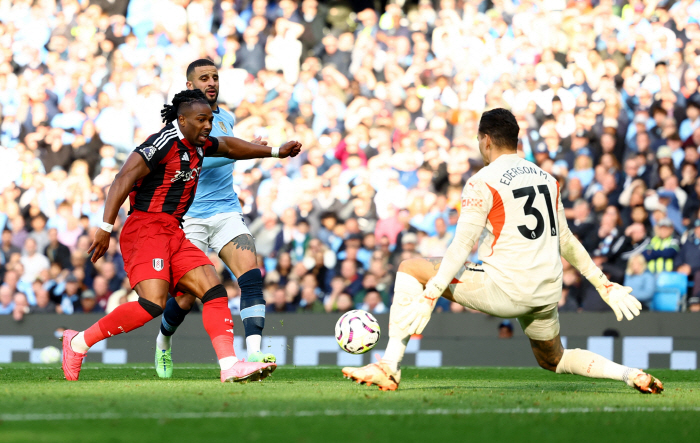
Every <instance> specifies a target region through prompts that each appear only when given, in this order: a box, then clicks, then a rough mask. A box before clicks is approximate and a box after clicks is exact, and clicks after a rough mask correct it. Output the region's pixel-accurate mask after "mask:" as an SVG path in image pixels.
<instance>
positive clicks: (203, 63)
mask: <svg viewBox="0 0 700 443" xmlns="http://www.w3.org/2000/svg"><path fill="white" fill-rule="evenodd" d="M202 66H213V67H215V68H216V65H215V64H214V62H213V61H211V60H209V59H207V58H200V59H199V60H195V61H193V62H192V63H190V64H189V66H187V74H186V75H187V80H189V79H190V75H192V74H193V73H194V70H195V69H197V68H201V67H202Z"/></svg>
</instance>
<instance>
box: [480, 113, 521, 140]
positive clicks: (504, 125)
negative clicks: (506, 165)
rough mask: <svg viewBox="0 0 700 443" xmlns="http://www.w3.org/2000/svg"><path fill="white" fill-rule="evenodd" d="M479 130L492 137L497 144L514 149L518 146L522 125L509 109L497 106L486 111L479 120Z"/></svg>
mask: <svg viewBox="0 0 700 443" xmlns="http://www.w3.org/2000/svg"><path fill="white" fill-rule="evenodd" d="M479 132H480V133H482V134H484V135H488V136H489V137H491V139H492V140H493V143H494V144H495V145H496V146H502V147H507V148H510V149H513V150H515V149H517V148H518V133H519V132H520V126H518V122H517V121H516V120H515V116H514V115H513V113H512V112H510V111H508V110H507V109H503V108H495V109H492V110H490V111H486V112H484V113H483V114H482V115H481V120H480V121H479Z"/></svg>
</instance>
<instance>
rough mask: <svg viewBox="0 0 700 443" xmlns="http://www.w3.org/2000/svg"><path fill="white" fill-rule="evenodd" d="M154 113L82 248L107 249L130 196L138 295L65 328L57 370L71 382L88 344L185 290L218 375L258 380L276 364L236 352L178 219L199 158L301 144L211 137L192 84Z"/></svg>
mask: <svg viewBox="0 0 700 443" xmlns="http://www.w3.org/2000/svg"><path fill="white" fill-rule="evenodd" d="M161 115H162V116H163V121H164V122H165V123H167V124H166V125H165V127H164V128H163V129H162V130H161V131H159V132H158V133H156V134H153V135H151V136H150V137H148V139H147V140H146V141H145V142H144V143H143V144H142V145H140V146H139V147H137V148H136V149H135V150H134V152H133V153H132V154H131V155H130V156H129V157H128V158H127V160H126V163H125V164H124V166H123V167H122V168H121V170H120V171H119V173H118V174H117V176H116V177H115V179H114V182H113V183H112V185H111V186H110V189H109V193H108V195H107V200H106V202H105V210H104V215H103V219H102V220H103V223H102V225H101V226H100V229H98V230H97V232H96V233H95V239H94V241H93V243H92V245H91V246H90V249H89V250H88V252H91V253H93V255H92V258H91V260H92V262H93V263H94V262H96V261H97V260H98V259H99V258H100V257H102V256H103V255H104V254H105V252H107V248H108V247H109V239H110V232H111V231H112V228H113V224H114V221H115V220H116V218H117V213H118V211H119V208H120V207H121V205H122V203H124V200H126V198H127V197H129V200H130V203H131V213H130V216H129V218H128V219H127V220H126V223H125V224H124V227H123V229H122V232H121V236H120V247H121V252H122V256H123V257H124V268H125V269H126V272H127V276H128V277H129V282H130V283H131V286H132V287H133V288H134V289H135V290H136V293H137V294H138V295H139V299H138V301H134V302H129V303H125V304H123V305H120V306H119V307H117V308H116V309H115V310H114V311H112V312H111V313H109V314H107V315H106V316H104V317H103V318H101V319H100V320H99V321H98V322H97V323H95V324H94V325H92V326H90V327H89V328H88V329H86V330H85V331H82V332H78V331H74V330H70V329H68V330H66V331H64V333H63V337H62V340H63V365H62V366H63V373H64V375H65V377H66V379H67V380H73V381H75V380H78V377H79V376H80V369H81V365H82V361H83V358H84V357H85V355H86V353H87V351H88V349H90V347H91V346H93V345H94V344H95V343H97V342H99V341H102V340H104V339H105V338H108V337H112V336H114V335H118V334H121V333H126V332H129V331H132V330H134V329H136V328H139V327H141V326H143V325H144V324H146V323H147V322H149V321H150V320H152V319H153V318H155V317H157V316H159V315H161V314H162V313H163V308H164V307H165V304H166V299H167V296H168V293H170V294H173V295H178V294H180V293H183V292H186V293H189V294H193V295H194V296H195V297H197V298H199V299H201V300H202V303H203V305H204V308H203V311H202V323H204V329H205V330H206V331H207V333H208V334H209V337H210V338H211V341H212V345H213V347H214V350H215V352H216V356H217V358H218V360H219V366H220V368H221V381H222V382H226V381H239V380H259V379H262V378H264V377H267V376H268V375H269V374H270V373H271V372H272V371H273V370H274V369H275V367H276V365H275V364H274V363H261V362H260V363H252V362H242V361H239V360H238V359H237V358H236V354H235V352H234V350H233V320H232V319H231V311H230V310H229V308H228V298H227V296H226V290H225V289H224V287H223V286H222V285H221V282H220V281H219V278H218V276H217V275H216V271H215V270H214V266H213V265H212V264H211V262H210V261H209V259H208V258H207V256H206V255H205V254H204V253H203V252H202V251H201V250H200V249H199V248H197V247H196V246H194V245H193V244H192V242H190V241H189V240H187V238H185V234H184V232H183V231H182V229H181V228H180V224H181V223H182V217H183V216H184V215H185V214H186V213H187V210H188V209H189V208H190V206H191V205H192V201H193V200H194V195H195V193H196V191H197V184H198V181H199V174H200V171H201V166H202V161H203V160H204V157H210V156H225V157H228V158H233V159H250V158H259V157H263V156H266V155H267V156H270V155H271V154H272V149H275V150H277V151H278V152H280V153H283V154H284V155H285V156H288V155H291V154H294V155H296V154H298V153H299V150H300V149H301V144H300V143H297V142H294V141H290V142H287V143H285V144H284V145H283V146H282V147H281V148H272V149H271V148H268V147H267V146H261V145H259V144H253V143H249V142H246V141H243V140H240V139H237V138H234V137H218V138H213V137H210V136H209V134H210V132H211V128H212V121H213V119H214V117H213V114H212V110H211V107H210V106H209V102H208V100H207V99H206V97H205V95H204V94H203V93H202V92H201V91H199V90H193V91H190V90H186V91H182V92H180V93H178V94H176V95H175V97H174V98H173V101H172V105H166V106H165V107H164V109H163V111H162V113H161Z"/></svg>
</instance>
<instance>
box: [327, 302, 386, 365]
mask: <svg viewBox="0 0 700 443" xmlns="http://www.w3.org/2000/svg"><path fill="white" fill-rule="evenodd" d="M379 337H380V332H379V323H377V319H376V318H374V317H373V316H372V314H370V313H369V312H366V311H362V310H359V309H357V310H354V311H348V312H346V313H345V314H343V315H342V317H340V318H339V319H338V323H336V324H335V339H336V341H337V342H338V345H340V347H341V348H342V349H343V351H345V352H348V353H350V354H364V353H365V352H367V351H369V350H370V349H372V348H373V347H374V346H375V345H376V344H377V342H378V341H379Z"/></svg>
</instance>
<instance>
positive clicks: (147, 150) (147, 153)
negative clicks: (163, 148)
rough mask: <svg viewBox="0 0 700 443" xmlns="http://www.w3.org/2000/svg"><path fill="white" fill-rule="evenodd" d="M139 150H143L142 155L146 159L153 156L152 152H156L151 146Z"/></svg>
mask: <svg viewBox="0 0 700 443" xmlns="http://www.w3.org/2000/svg"><path fill="white" fill-rule="evenodd" d="M141 152H143V155H144V156H145V157H146V159H148V160H150V159H152V158H153V154H155V153H156V148H154V147H153V146H145V147H143V148H141Z"/></svg>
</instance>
